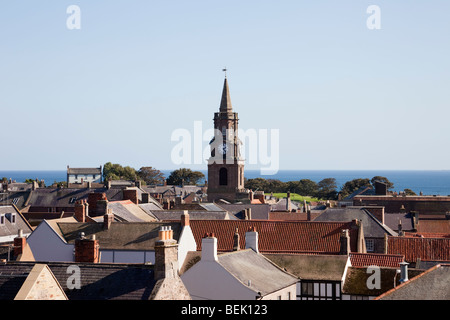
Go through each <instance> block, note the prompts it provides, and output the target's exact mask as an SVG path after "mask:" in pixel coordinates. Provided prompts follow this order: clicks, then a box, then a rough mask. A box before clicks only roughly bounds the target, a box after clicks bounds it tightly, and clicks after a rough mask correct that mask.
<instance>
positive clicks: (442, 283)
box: [378, 264, 450, 300]
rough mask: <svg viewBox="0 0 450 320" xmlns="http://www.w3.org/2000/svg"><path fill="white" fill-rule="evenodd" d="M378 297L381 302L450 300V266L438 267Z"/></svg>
mask: <svg viewBox="0 0 450 320" xmlns="http://www.w3.org/2000/svg"><path fill="white" fill-rule="evenodd" d="M409 279H410V280H409V281H408V282H405V283H403V284H402V285H400V286H398V287H396V288H395V289H392V290H391V291H388V292H386V293H385V294H384V295H382V296H380V297H378V299H379V300H450V290H449V288H450V265H448V264H447V265H437V266H435V267H433V268H431V269H428V270H427V271H425V272H424V273H422V274H421V275H419V276H417V277H414V278H411V277H409Z"/></svg>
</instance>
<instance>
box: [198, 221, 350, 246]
mask: <svg viewBox="0 0 450 320" xmlns="http://www.w3.org/2000/svg"><path fill="white" fill-rule="evenodd" d="M190 226H191V229H192V232H193V234H194V237H195V241H196V242H197V250H201V243H202V238H203V236H204V235H205V233H214V234H215V237H216V238H217V250H218V251H232V249H233V235H234V233H235V232H236V229H237V230H238V233H239V237H240V247H241V248H245V232H246V231H247V230H248V229H249V227H255V228H256V231H257V232H258V236H259V238H258V241H259V243H258V247H259V251H260V252H261V253H269V252H271V253H301V252H303V253H306V252H308V253H328V254H337V253H339V251H340V241H339V239H340V234H341V231H342V230H343V229H349V234H350V248H351V251H356V248H357V246H356V243H357V234H358V230H357V226H356V224H355V222H304V221H268V220H191V221H190Z"/></svg>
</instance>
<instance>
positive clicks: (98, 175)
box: [67, 166, 102, 184]
mask: <svg viewBox="0 0 450 320" xmlns="http://www.w3.org/2000/svg"><path fill="white" fill-rule="evenodd" d="M83 182H97V183H101V182H102V166H100V167H98V168H69V166H67V183H68V184H69V183H83Z"/></svg>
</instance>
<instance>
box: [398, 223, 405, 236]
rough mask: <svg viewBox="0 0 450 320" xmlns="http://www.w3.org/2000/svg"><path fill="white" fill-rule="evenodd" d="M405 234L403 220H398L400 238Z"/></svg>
mask: <svg viewBox="0 0 450 320" xmlns="http://www.w3.org/2000/svg"><path fill="white" fill-rule="evenodd" d="M404 235H405V233H404V232H403V226H402V219H398V236H399V237H403V236H404Z"/></svg>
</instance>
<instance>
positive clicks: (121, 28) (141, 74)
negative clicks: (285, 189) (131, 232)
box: [0, 0, 450, 170]
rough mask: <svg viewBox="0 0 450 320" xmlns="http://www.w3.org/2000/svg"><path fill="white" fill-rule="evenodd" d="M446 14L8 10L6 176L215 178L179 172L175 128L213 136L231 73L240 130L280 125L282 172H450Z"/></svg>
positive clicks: (99, 6) (418, 4)
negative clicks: (73, 170)
mask: <svg viewBox="0 0 450 320" xmlns="http://www.w3.org/2000/svg"><path fill="white" fill-rule="evenodd" d="M71 5H76V6H78V8H79V9H80V11H79V13H80V14H79V15H78V16H74V15H73V14H74V12H73V11H69V12H68V11H67V9H68V7H69V6H71ZM371 5H376V6H378V8H379V15H378V16H377V19H378V20H376V21H377V22H379V27H380V28H379V29H370V28H369V27H368V25H367V21H368V20H370V21H372V22H373V21H374V20H373V19H372V18H373V11H369V12H368V11H367V9H368V7H369V6H371ZM449 14H450V2H449V1H411V0H410V1H400V0H397V1H395V0H394V1H392V0H391V1H379V0H371V1H362V0H354V1H346V0H343V1H331V0H330V1H324V0H323V1H321V0H318V1H300V0H292V1H290V0H280V1H266V0H245V1H242V0H241V1H235V0H229V1H216V0H208V1H206V0H202V1H200V0H190V1H185V0H184V1H180V0H172V1H162V0H161V1H149V0H142V1H141V0H135V1H112V0H108V1H106V0H105V1H100V0H98V1H76V0H73V1H62V0H46V1H44V0H39V1H36V0H33V1H31V0H30V1H3V2H1V4H0V39H1V43H0V49H1V50H0V119H1V124H2V126H1V128H2V130H1V131H2V138H3V139H1V141H2V151H3V153H2V156H1V157H0V169H1V170H65V168H66V166H67V165H70V166H71V167H98V166H99V165H103V164H104V163H106V162H112V163H119V164H122V165H124V166H125V165H129V166H131V167H134V168H137V169H138V168H140V167H142V166H152V167H154V168H157V169H160V170H168V169H176V168H180V167H190V168H193V169H206V162H203V163H195V161H194V159H193V158H194V156H192V157H191V158H192V161H191V163H186V164H184V163H183V164H179V163H175V161H174V157H173V150H174V148H175V147H176V145H177V143H179V142H177V141H173V134H174V132H178V131H179V130H185V131H186V130H187V132H189V133H191V139H192V141H194V140H195V138H194V137H193V136H194V131H195V130H194V127H195V124H196V123H197V124H198V123H201V125H202V133H204V132H205V131H206V130H207V129H210V128H212V126H213V122H212V119H213V116H214V112H217V111H218V110H219V105H220V98H221V93H222V87H223V81H224V73H223V72H222V69H223V68H225V67H226V69H227V78H228V83H229V87H230V93H231V100H232V104H233V108H234V111H235V112H237V113H238V115H239V119H240V121H239V126H240V128H241V129H243V130H255V131H256V132H258V133H260V132H261V130H262V131H264V130H266V131H267V132H269V133H272V132H278V139H275V138H274V141H275V142H277V148H274V149H270V150H271V151H273V150H275V151H274V153H273V154H275V152H276V154H277V155H278V164H277V168H278V169H280V170H340V169H342V170H402V169H405V170H449V169H450V148H449V147H448V146H449V142H450V126H449V119H450V108H449V101H450V99H449V98H450V90H449V86H450V72H449V71H450V58H449V57H450V38H449V31H450V19H449V18H448V17H449ZM75 18H77V19H78V20H74V19H75ZM68 21H69V24H70V23H72V22H74V21H77V22H79V26H80V28H79V29H71V28H69V27H68ZM177 130H178V131H177ZM271 137H272V136H271ZM257 138H258V139H262V138H261V136H258V137H257ZM196 141H197V140H196ZM201 141H202V142H201V143H202V148H208V141H209V140H208V139H207V134H205V137H202V140H201ZM258 141H259V140H258ZM277 150H278V151H277ZM260 158H261V159H257V160H258V161H256V163H252V164H246V169H258V168H260V167H262V166H264V165H266V164H265V163H263V160H262V157H260ZM274 158H275V156H273V157H271V159H274ZM266 163H267V161H266Z"/></svg>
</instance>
